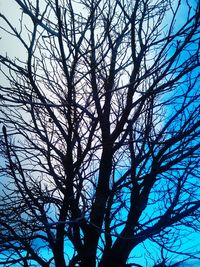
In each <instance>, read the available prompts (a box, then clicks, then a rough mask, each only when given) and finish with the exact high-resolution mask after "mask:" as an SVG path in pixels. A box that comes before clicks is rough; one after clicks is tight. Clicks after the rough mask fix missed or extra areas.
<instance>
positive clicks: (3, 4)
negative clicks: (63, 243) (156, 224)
mask: <svg viewBox="0 0 200 267" xmlns="http://www.w3.org/2000/svg"><path fill="white" fill-rule="evenodd" d="M0 13H3V14H8V16H9V18H10V20H11V22H14V23H16V21H17V20H18V18H19V16H20V12H19V11H18V8H17V5H16V4H15V3H14V1H13V0H0ZM0 25H1V23H0ZM14 39H15V38H14V37H13V38H11V39H10V38H7V37H6V34H5V35H3V38H1V39H0V53H4V52H5V51H6V52H7V53H8V54H9V55H10V56H11V57H15V56H17V55H19V56H20V58H21V57H22V58H23V57H24V58H25V57H26V56H25V55H23V52H22V51H23V50H22V46H20V45H19V43H18V42H15V40H14ZM0 79H1V83H2V82H3V83H4V82H5V83H6V81H3V80H2V77H1V76H0ZM0 119H1V118H0ZM1 127H2V126H1V125H0V128H1ZM0 130H1V129H0ZM0 164H1V160H0ZM198 237H199V236H196V235H195V234H194V236H193V240H194V241H192V242H191V245H190V244H185V247H188V246H189V247H192V248H194V246H195V247H196V246H197V245H198V244H199V241H198V240H197V238H198ZM147 246H148V244H147ZM155 250H156V249H155ZM43 253H44V255H46V256H47V257H48V250H44V251H43ZM144 253H145V250H143V248H142V246H140V247H138V248H136V249H135V250H134V251H133V253H132V255H138V261H137V260H136V262H138V263H139V264H141V260H143V263H142V264H144V266H149V265H145V264H146V261H145V260H144ZM149 253H154V248H153V247H151V248H149ZM156 253H157V252H156ZM140 256H141V257H140ZM180 257H181V256H177V260H179V258H180ZM182 266H185V267H189V266H191V267H192V266H193V267H197V266H200V263H199V261H197V260H191V261H189V262H188V263H184V264H183V265H182Z"/></svg>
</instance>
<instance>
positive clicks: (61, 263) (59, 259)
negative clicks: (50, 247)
mask: <svg viewBox="0 0 200 267" xmlns="http://www.w3.org/2000/svg"><path fill="white" fill-rule="evenodd" d="M54 261H55V267H66V263H65V259H64V253H63V251H62V250H60V251H59V249H57V250H56V252H55V253H54Z"/></svg>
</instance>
